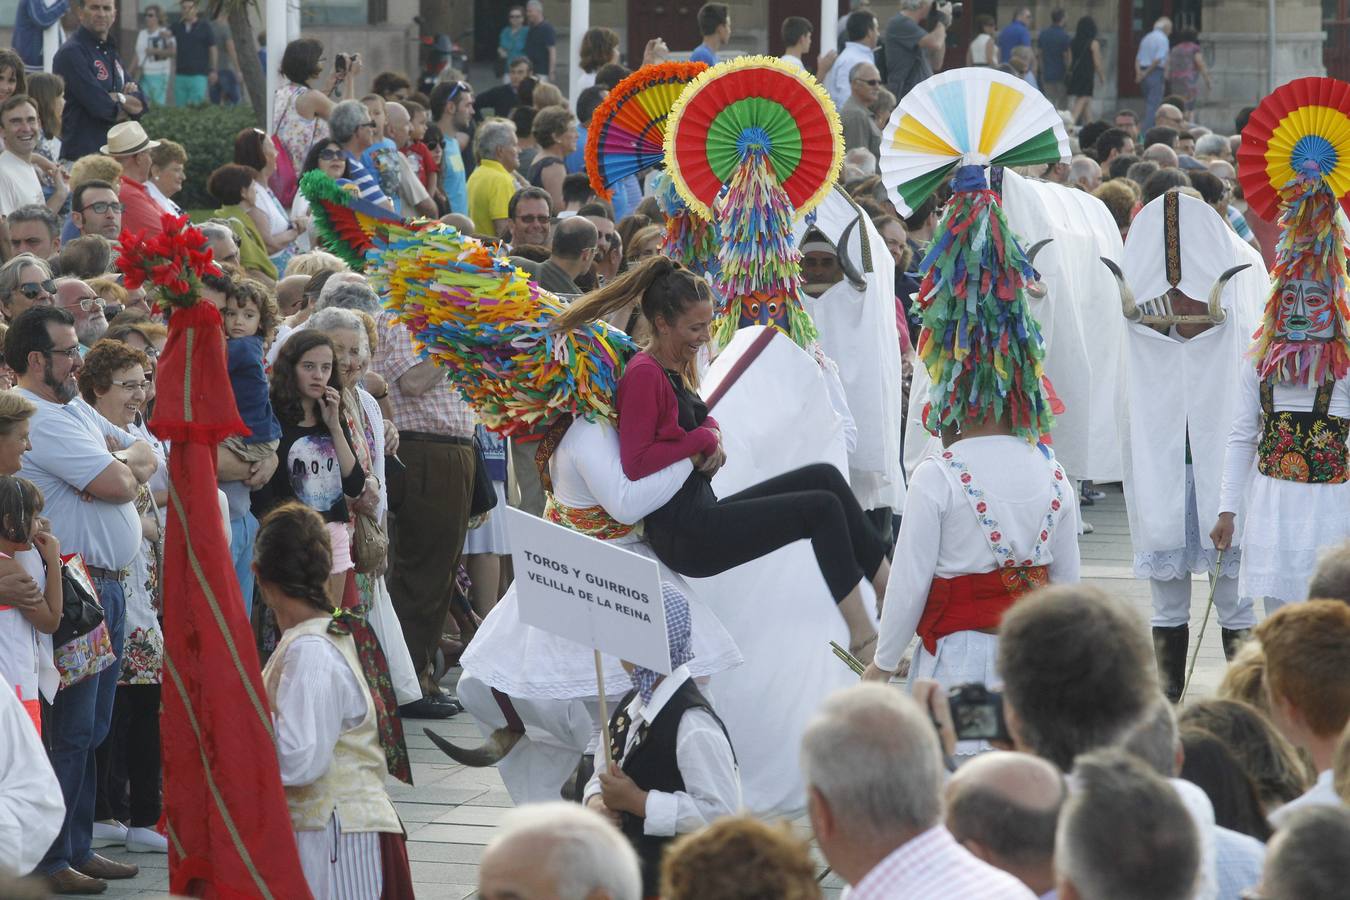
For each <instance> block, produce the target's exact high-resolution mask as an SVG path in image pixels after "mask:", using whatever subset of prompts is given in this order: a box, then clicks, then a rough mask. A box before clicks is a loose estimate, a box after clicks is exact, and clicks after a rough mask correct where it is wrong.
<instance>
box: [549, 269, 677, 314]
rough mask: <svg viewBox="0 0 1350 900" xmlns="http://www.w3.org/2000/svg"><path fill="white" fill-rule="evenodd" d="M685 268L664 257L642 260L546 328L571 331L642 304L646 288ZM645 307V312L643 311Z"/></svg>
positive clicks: (585, 297)
mask: <svg viewBox="0 0 1350 900" xmlns="http://www.w3.org/2000/svg"><path fill="white" fill-rule="evenodd" d="M679 271H684V266H682V265H680V263H678V262H676V261H675V260H673V259H670V258H668V257H665V256H653V257H649V258H648V259H645V260H643V261H642V262H640V263H638V264H637V265H636V266H633V267H632V268H631V269H629V270H628V271H627V272H624V273H623V274H622V275H620V276H619V277H618V278H615V279H614V280H613V281H611V282H610V283H609V284H607V285H605V286H604V287H602V288H600V289H599V290H597V291H592V292H591V293H589V294H587V295H586V296H584V297H582V298H581V299H580V300H577V301H576V302H575V303H573V304H572V305H571V306H569V307H567V309H566V310H564V311H563V313H562V315H560V316H558V317H556V318H555V319H554V320H553V323H552V324H551V325H550V326H549V327H550V329H551V330H552V331H555V332H557V331H571V330H572V329H574V328H580V327H582V326H583V325H589V324H590V323H592V322H598V321H599V320H600V319H603V318H605V317H606V316H608V315H609V314H610V313H613V312H615V311H616V310H620V309H623V308H624V307H625V306H629V305H630V304H633V303H644V298H645V296H646V295H647V292H648V289H649V288H651V287H652V285H653V284H654V283H656V282H657V281H658V280H660V281H663V282H664V281H665V280H668V279H669V278H670V277H671V276H672V275H674V274H675V273H676V272H679ZM645 311H646V310H645V305H644V312H645Z"/></svg>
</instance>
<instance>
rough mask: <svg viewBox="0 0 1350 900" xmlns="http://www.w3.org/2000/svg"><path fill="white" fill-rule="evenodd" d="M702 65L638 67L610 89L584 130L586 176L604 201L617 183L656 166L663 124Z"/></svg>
mask: <svg viewBox="0 0 1350 900" xmlns="http://www.w3.org/2000/svg"><path fill="white" fill-rule="evenodd" d="M706 68H708V65H707V63H700V62H665V63H656V64H654V65H650V66H643V67H642V68H640V69H638V70H637V71H636V72H634V73H633V74H632V75H629V76H628V77H627V78H625V79H624V80H623V81H620V82H619V83H618V84H617V85H615V86H614V90H612V91H610V92H609V96H608V97H606V98H605V102H604V103H602V104H600V106H599V107H597V108H596V110H595V114H594V115H593V116H591V121H590V124H589V125H587V126H586V174H587V175H588V176H590V179H591V187H592V188H593V189H594V190H595V192H596V193H597V194H599V195H600V196H601V197H604V198H605V199H606V200H608V199H609V197H610V195H611V193H613V191H612V188H613V187H614V185H615V184H617V183H618V182H619V180H620V179H623V178H627V177H628V176H629V175H636V174H638V173H640V172H645V171H646V170H648V169H650V168H653V167H654V166H659V165H661V163H662V162H663V161H664V160H665V156H666V119H667V117H668V116H669V115H670V109H671V107H672V106H674V105H675V101H676V100H677V99H679V96H680V94H681V93H683V92H684V89H685V88H686V87H687V86H688V85H689V82H691V81H693V80H694V79H695V78H696V77H698V75H699V73H701V72H702V71H703V70H704V69H706Z"/></svg>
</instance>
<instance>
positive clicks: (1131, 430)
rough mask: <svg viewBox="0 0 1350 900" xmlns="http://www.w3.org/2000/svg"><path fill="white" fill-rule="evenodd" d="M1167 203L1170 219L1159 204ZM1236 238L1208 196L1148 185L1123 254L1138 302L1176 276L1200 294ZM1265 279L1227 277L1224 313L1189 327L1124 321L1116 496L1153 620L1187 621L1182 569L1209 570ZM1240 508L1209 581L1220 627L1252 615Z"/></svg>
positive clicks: (1256, 268) (1254, 274) (1238, 625)
mask: <svg viewBox="0 0 1350 900" xmlns="http://www.w3.org/2000/svg"><path fill="white" fill-rule="evenodd" d="M1173 204H1175V210H1174V212H1175V215H1176V219H1175V224H1174V225H1169V224H1168V222H1169V218H1170V216H1169V208H1170V207H1171V206H1172V205H1173ZM1238 243H1240V239H1238V237H1237V235H1236V234H1235V233H1233V231H1232V229H1231V228H1229V226H1228V225H1227V223H1225V222H1224V221H1223V219H1221V218H1220V217H1219V214H1218V213H1217V212H1215V211H1214V210H1213V209H1212V208H1211V207H1210V206H1209V205H1207V204H1206V203H1205V202H1204V201H1202V200H1197V199H1195V198H1193V197H1189V196H1186V195H1183V194H1179V193H1169V194H1165V195H1163V196H1162V197H1158V198H1157V199H1155V200H1154V201H1153V202H1151V203H1149V204H1148V205H1147V206H1145V207H1144V208H1143V209H1142V210H1140V211H1139V213H1138V214H1137V215H1136V216H1135V219H1134V222H1133V224H1132V225H1131V226H1130V233H1129V238H1128V240H1127V241H1126V244H1125V255H1124V259H1123V264H1122V266H1121V268H1122V270H1123V273H1124V276H1125V281H1126V283H1127V284H1128V286H1129V288H1130V290H1131V292H1132V293H1133V295H1134V298H1135V301H1136V302H1137V303H1139V304H1141V305H1142V304H1147V303H1148V302H1149V301H1154V300H1157V299H1158V298H1161V297H1163V296H1164V295H1165V294H1167V292H1168V291H1169V289H1171V288H1175V289H1177V290H1179V291H1180V292H1181V293H1182V294H1184V295H1185V296H1186V297H1189V298H1191V299H1193V300H1200V301H1204V300H1206V299H1207V298H1208V297H1209V296H1210V293H1211V290H1212V289H1213V288H1214V287H1215V286H1216V284H1217V282H1218V281H1219V279H1220V278H1221V277H1222V276H1223V275H1224V273H1225V272H1227V271H1228V270H1230V269H1232V268H1234V267H1235V266H1238V265H1242V264H1245V263H1248V262H1249V261H1250V258H1249V257H1248V258H1241V259H1240V258H1239V254H1238V252H1237V249H1236V245H1237V244H1238ZM1267 283H1268V281H1267V278H1266V273H1265V268H1264V267H1263V266H1261V265H1260V260H1259V258H1258V259H1257V260H1256V264H1255V265H1253V266H1251V267H1249V268H1247V269H1245V270H1243V271H1242V272H1240V273H1238V274H1236V275H1235V276H1233V277H1232V279H1231V281H1228V282H1227V284H1226V285H1225V286H1224V287H1223V288H1222V292H1221V294H1220V295H1219V300H1220V307H1221V309H1222V310H1223V314H1224V320H1223V321H1222V322H1221V323H1219V324H1216V325H1214V326H1212V327H1210V328H1208V329H1207V330H1205V331H1203V332H1200V333H1199V334H1197V335H1195V336H1194V337H1191V338H1189V339H1187V338H1185V337H1183V336H1181V335H1180V334H1179V333H1178V331H1177V327H1176V326H1175V325H1173V326H1168V327H1167V330H1166V331H1165V332H1164V331H1160V330H1159V329H1158V328H1155V327H1151V326H1149V325H1147V324H1144V323H1141V322H1129V323H1128V324H1127V326H1126V344H1125V348H1126V351H1125V352H1126V357H1125V363H1126V364H1125V379H1124V385H1125V391H1124V398H1123V401H1124V403H1123V406H1124V409H1123V413H1124V416H1123V421H1125V423H1126V427H1125V429H1124V431H1125V437H1126V440H1125V441H1124V442H1123V453H1122V456H1123V463H1124V470H1125V471H1124V476H1125V478H1124V483H1125V499H1126V504H1127V509H1128V512H1129V519H1130V536H1131V540H1132V542H1133V544H1134V574H1135V576H1136V577H1139V578H1148V579H1150V580H1151V587H1152V591H1153V618H1152V624H1153V625H1154V626H1155V627H1158V628H1176V627H1180V626H1184V625H1186V624H1187V623H1188V622H1189V621H1190V598H1191V575H1192V574H1193V573H1197V574H1199V573H1209V574H1214V573H1215V563H1216V561H1217V554H1216V551H1215V549H1214V545H1213V543H1212V542H1211V541H1210V538H1209V527H1210V525H1211V524H1212V523H1213V521H1214V514H1215V512H1216V511H1217V510H1218V508H1219V490H1220V487H1221V484H1222V481H1223V459H1224V451H1225V446H1226V443H1227V437H1228V428H1229V424H1230V423H1231V422H1232V418H1233V414H1234V411H1235V408H1236V399H1237V391H1236V390H1235V385H1236V384H1237V382H1238V380H1239V374H1240V371H1241V370H1242V369H1243V367H1244V366H1245V365H1250V364H1249V363H1246V362H1245V360H1244V353H1245V351H1246V349H1247V346H1248V343H1249V340H1250V338H1249V336H1250V334H1251V332H1252V329H1253V328H1254V327H1255V322H1256V311H1257V310H1258V309H1259V304H1260V302H1261V299H1262V298H1263V294H1264V291H1265V286H1266V285H1267ZM1241 534H1242V516H1241V514H1240V511H1239V516H1238V522H1237V532H1236V535H1235V538H1234V546H1233V549H1231V550H1230V551H1228V552H1227V553H1225V554H1224V559H1223V568H1222V572H1220V573H1219V576H1220V577H1219V582H1218V585H1217V586H1216V589H1215V597H1214V599H1215V606H1216V608H1217V610H1218V614H1219V623H1220V625H1221V626H1222V627H1223V628H1226V629H1232V630H1237V629H1243V628H1250V627H1251V626H1252V625H1254V624H1255V623H1256V618H1255V615H1254V614H1253V612H1252V606H1251V602H1250V600H1247V601H1246V602H1240V601H1239V598H1238V590H1237V575H1238V570H1239V565H1240V561H1241V553H1240V547H1239V545H1240V541H1241Z"/></svg>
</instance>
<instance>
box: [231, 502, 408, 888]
mask: <svg viewBox="0 0 1350 900" xmlns="http://www.w3.org/2000/svg"><path fill="white" fill-rule="evenodd" d="M254 548H255V550H254V560H253V571H254V572H255V573H256V574H257V576H258V590H259V593H261V594H262V598H263V602H264V603H266V604H267V606H268V608H269V609H271V610H272V611H273V613H275V614H276V617H277V626H278V627H279V628H281V629H282V634H281V640H280V641H278V643H277V647H276V650H274V651H273V653H272V656H271V658H270V659H269V660H268V662H267V665H266V667H264V669H263V684H264V686H265V687H266V690H267V700H268V703H269V705H270V706H271V708H272V723H273V728H274V733H275V737H276V745H277V756H278V758H279V762H280V764H281V783H282V786H283V788H284V789H285V792H286V805H287V806H288V807H289V808H290V813H291V827H292V828H293V829H294V830H295V840H296V844H297V845H298V848H299V851H300V866H301V868H302V869H303V870H304V873H305V880H306V881H307V882H308V883H309V888H310V892H311V893H312V894H313V895H314V897H315V900H337V898H353V900H355V898H360V900H377V898H379V900H384V898H399V900H411V898H412V896H413V890H412V873H411V871H410V869H409V865H408V851H407V846H406V843H405V837H404V831H403V824H402V822H400V821H399V817H398V813H397V812H395V811H394V805H393V803H391V802H390V801H389V795H388V793H387V792H386V791H385V787H384V779H385V771H386V764H385V755H384V750H383V749H382V748H381V746H380V740H379V735H378V733H377V728H376V715H375V702H374V701H373V700H372V699H371V695H370V689H369V688H368V687H367V686H366V679H365V675H364V674H363V672H362V669H361V661H360V660H359V659H358V658H357V654H356V643H355V642H354V641H353V640H352V638H351V635H350V634H349V633H348V632H347V630H346V628H345V626H344V623H343V616H342V614H341V613H340V611H335V610H334V609H333V606H332V604H331V602H330V601H329V599H328V579H329V572H330V570H331V569H332V550H331V549H330V548H329V543H328V530H327V528H326V527H325V526H324V523H323V519H321V518H320V517H319V515H318V513H316V512H314V510H312V509H310V508H309V507H307V506H304V505H302V504H299V503H287V504H285V505H283V506H279V507H277V508H276V509H274V510H273V511H272V512H270V513H268V514H267V516H266V517H265V518H264V519H263V521H262V523H261V524H260V525H259V527H258V537H257V539H256V541H255V543H254ZM348 615H350V614H348Z"/></svg>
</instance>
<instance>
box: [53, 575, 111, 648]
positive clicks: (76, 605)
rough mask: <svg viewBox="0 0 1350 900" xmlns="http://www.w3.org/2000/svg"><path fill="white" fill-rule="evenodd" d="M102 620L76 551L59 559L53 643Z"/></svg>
mask: <svg viewBox="0 0 1350 900" xmlns="http://www.w3.org/2000/svg"><path fill="white" fill-rule="evenodd" d="M102 622H103V606H102V605H101V604H100V603H99V602H98V593H97V592H96V591H95V590H94V582H93V579H91V578H90V577H89V572H88V571H87V570H86V569H85V567H84V560H83V559H81V558H80V555H79V554H78V553H74V554H71V555H70V556H66V557H62V558H61V623H60V624H59V625H57V626H56V633H55V634H53V635H52V643H53V644H54V645H56V646H60V645H61V644H65V643H67V642H69V641H71V640H73V639H74V638H77V637H82V636H84V635H86V634H88V633H89V632H91V631H93V630H94V629H95V628H97V627H98V626H99V625H100V624H101V623H102Z"/></svg>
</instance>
